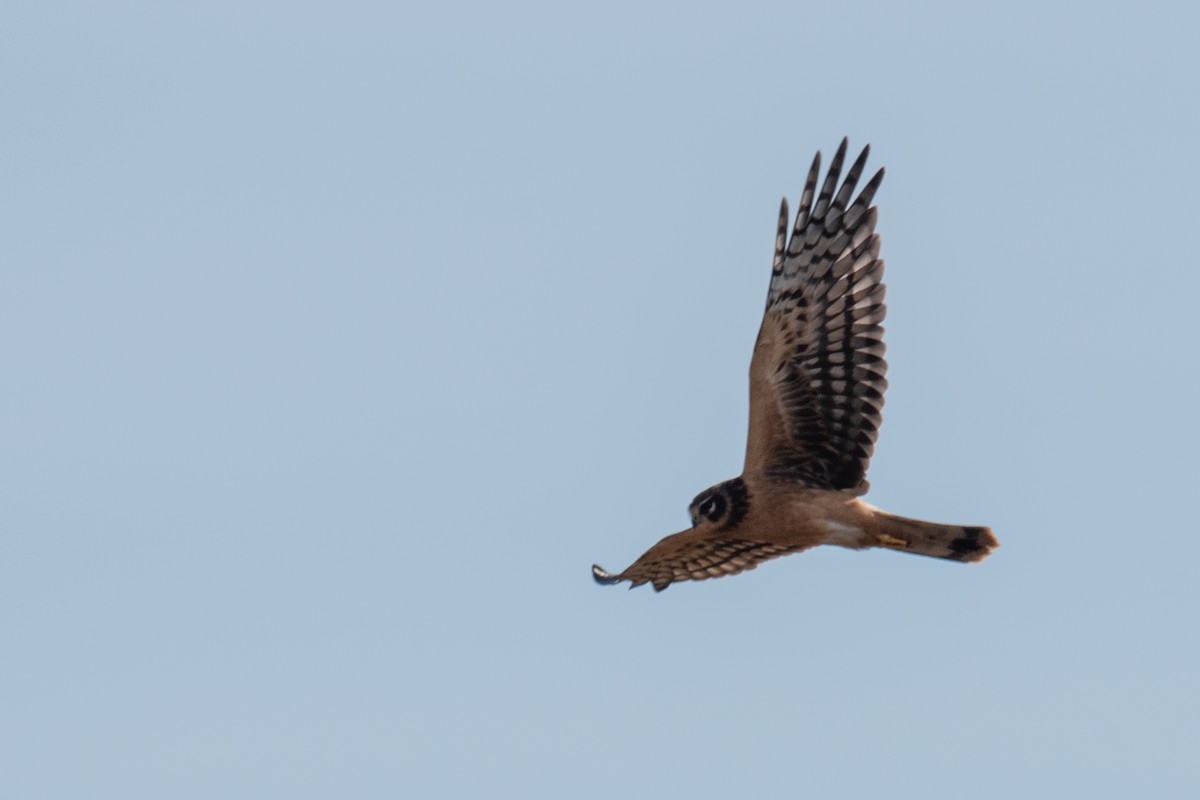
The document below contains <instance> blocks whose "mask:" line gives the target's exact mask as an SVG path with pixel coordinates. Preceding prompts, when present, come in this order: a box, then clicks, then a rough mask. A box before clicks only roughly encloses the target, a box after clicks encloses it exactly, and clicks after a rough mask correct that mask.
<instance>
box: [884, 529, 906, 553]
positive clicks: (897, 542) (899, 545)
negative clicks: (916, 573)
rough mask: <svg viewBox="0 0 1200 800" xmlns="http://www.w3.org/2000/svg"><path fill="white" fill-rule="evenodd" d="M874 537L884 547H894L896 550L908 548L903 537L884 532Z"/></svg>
mask: <svg viewBox="0 0 1200 800" xmlns="http://www.w3.org/2000/svg"><path fill="white" fill-rule="evenodd" d="M876 538H878V539H879V544H881V545H883V546H884V547H894V548H896V549H897V550H907V549H908V542H906V541H904V540H903V539H897V538H896V537H895V536H888V535H887V534H886V533H881V534H879V535H878V536H877V537H876Z"/></svg>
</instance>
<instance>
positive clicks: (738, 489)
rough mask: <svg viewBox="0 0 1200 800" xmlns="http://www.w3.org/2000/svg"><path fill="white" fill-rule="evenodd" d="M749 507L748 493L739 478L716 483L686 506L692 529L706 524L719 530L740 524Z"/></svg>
mask: <svg viewBox="0 0 1200 800" xmlns="http://www.w3.org/2000/svg"><path fill="white" fill-rule="evenodd" d="M749 506H750V493H749V492H748V491H747V490H746V484H745V483H744V482H743V481H742V479H741V478H734V479H733V480H731V481H725V482H724V483H718V484H717V485H716V486H713V487H712V488H709V489H705V490H704V491H703V492H701V493H700V494H698V495H696V498H695V499H694V500H692V504H691V505H690V506H688V514H689V515H690V516H691V518H692V527H693V528H695V527H696V526H697V525H700V524H701V523H704V522H707V523H709V524H712V525H716V526H718V527H720V528H731V527H733V526H734V525H736V524H738V523H739V522H741V520H742V517H744V516H745V515H746V511H747V510H748V509H749Z"/></svg>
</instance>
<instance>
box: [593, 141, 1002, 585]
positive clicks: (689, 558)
mask: <svg viewBox="0 0 1200 800" xmlns="http://www.w3.org/2000/svg"><path fill="white" fill-rule="evenodd" d="M846 147H847V140H845V139H843V140H842V143H841V146H839V147H838V150H837V153H836V154H835V155H834V157H833V161H832V163H831V164H830V165H829V172H828V173H827V174H826V176H825V180H824V182H823V183H822V184H821V187H820V192H819V193H818V191H817V183H818V181H819V180H820V174H821V154H820V152H818V153H817V154H816V157H815V158H814V159H813V163H812V168H811V169H810V170H809V173H808V180H807V181H806V182H805V185H804V194H803V195H802V196H801V198H800V208H799V211H798V212H797V214H796V221H795V224H794V225H793V226H792V228H791V235H790V237H789V235H788V221H789V216H788V204H787V198H784V200H783V203H782V206H781V208H780V210H779V229H778V232H777V234H776V236H775V258H774V261H773V263H772V267H771V283H770V287H769V288H768V290H767V307H766V313H765V314H764V315H763V321H762V327H761V328H760V329H759V332H758V339H757V341H756V342H755V344H754V356H753V358H752V359H751V361H750V433H749V437H748V440H747V444H746V461H745V464H744V466H743V468H742V474H741V475H740V476H739V477H737V478H733V479H732V480H728V481H724V482H722V483H718V484H717V485H716V486H713V487H712V488H709V489H706V490H704V491H703V492H701V493H700V494H699V495H697V496H696V498H695V499H694V500H692V503H691V506H690V507H689V509H688V510H689V512H690V514H691V519H692V527H691V528H690V529H689V530H686V531H683V532H682V533H676V534H673V535H671V536H668V537H666V538H665V539H663V540H662V541H660V542H659V543H658V544H656V545H654V546H653V547H651V548H650V549H649V550H647V551H646V553H645V554H644V555H642V557H641V558H639V559H638V560H637V561H635V562H633V564H632V565H630V566H629V568H628V569H626V570H625V571H623V572H619V573H616V574H612V573H609V572H607V571H605V570H604V569H602V568H600V567H599V566H593V567H592V575H593V577H594V578H595V579H596V581H597V582H598V583H601V584H614V583H619V582H621V581H629V582H630V584H631V586H630V588H633V587H634V586H640V585H641V584H644V583H649V584H651V585H653V586H654V588H655V590H657V591H662V590H663V589H666V588H667V587H668V586H670V585H671V584H672V583H675V582H677V581H686V580H703V579H705V578H717V577H721V576H723V575H735V574H737V573H739V572H743V571H745V570H750V569H754V568H755V567H757V566H758V565H759V564H761V563H762V562H764V561H768V560H770V559H773V558H778V557H779V556H785V555H788V554H790V553H798V552H800V551H802V550H808V549H809V548H812V547H816V546H818V545H824V544H831V545H838V546H841V547H849V548H853V549H865V548H870V547H883V548H887V549H890V550H899V551H901V552H905V553H916V554H918V555H924V556H933V557H934V558H943V559H947V560H949V561H964V562H971V561H981V560H983V559H984V558H986V557H987V556H988V554H989V553H991V551H992V550H993V549H994V548H996V547H997V546H999V545H998V542H997V541H996V537H995V536H993V535H992V531H991V529H989V528H984V527H971V526H963V525H943V524H940V523H936V522H924V521H921V520H916V519H907V518H905V517H899V516H896V515H893V514H888V513H886V512H884V511H880V510H879V509H877V508H874V507H872V506H870V505H868V504H867V503H864V502H863V501H862V500H860V499H859V497H860V496H862V495H863V494H865V493H866V491H867V488H868V484H867V480H866V473H867V466H868V465H869V463H870V459H871V455H872V453H873V452H874V449H875V440H876V438H877V436H878V434H879V425H880V422H881V420H882V417H881V412H882V409H883V393H884V390H885V389H886V388H887V379H886V373H887V362H886V361H885V360H884V343H883V319H884V316H885V314H886V312H887V307H886V306H885V305H884V302H883V295H884V285H883V260H882V259H880V258H879V234H878V233H876V232H875V224H876V221H877V219H878V209H877V208H876V207H875V206H873V205H871V201H872V199H873V198H874V197H875V192H876V191H877V190H878V189H879V184H880V183H881V182H882V181H883V173H884V171H883V170H882V169H880V170H879V171H878V172H876V173H875V175H874V176H873V177H872V178H871V179H870V180H869V181H867V183H866V185H865V186H863V188H862V191H861V192H859V193H858V196H857V197H856V198H854V200H853V202H851V197H852V196H853V195H854V191H855V188H856V187H857V186H858V181H859V178H860V177H861V176H862V172H863V167H864V166H865V165H866V162H867V156H868V154H869V153H870V147H869V146H868V147H865V148H864V149H863V151H862V154H861V155H859V157H858V158H857V159H856V160H855V161H854V163H853V164H852V165H851V166H850V169H849V171H848V172H847V173H846V177H845V180H842V179H841V173H842V166H843V163H844V161H845V157H846ZM839 181H840V185H839Z"/></svg>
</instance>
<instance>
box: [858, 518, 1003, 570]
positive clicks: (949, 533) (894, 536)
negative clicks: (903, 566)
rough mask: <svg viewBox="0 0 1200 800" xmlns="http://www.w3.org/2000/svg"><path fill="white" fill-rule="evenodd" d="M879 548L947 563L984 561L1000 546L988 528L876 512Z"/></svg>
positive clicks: (876, 533) (876, 532)
mask: <svg viewBox="0 0 1200 800" xmlns="http://www.w3.org/2000/svg"><path fill="white" fill-rule="evenodd" d="M875 523H876V527H875V536H876V539H877V540H878V541H879V546H880V547H887V548H889V549H892V550H900V551H902V552H905V553H916V554H917V555H922V556H932V557H933V558H945V559H947V560H949V561H983V560H984V559H985V558H987V557H988V556H989V555H991V552H992V551H993V550H995V549H996V548H997V547H999V546H1000V542H998V541H996V537H995V536H994V535H993V534H992V529H991V528H974V527H967V526H964V525H942V524H941V523H937V522H924V521H923V520H919V519H908V518H907V517H897V516H895V515H893V514H888V513H885V512H883V511H876V512H875Z"/></svg>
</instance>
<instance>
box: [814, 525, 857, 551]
mask: <svg viewBox="0 0 1200 800" xmlns="http://www.w3.org/2000/svg"><path fill="white" fill-rule="evenodd" d="M821 524H822V525H823V526H824V527H825V532H826V533H828V534H829V538H828V539H827V540H826V543H827V544H836V545H838V546H839V547H858V546H859V541H860V540H861V539H862V535H863V530H862V528H859V527H858V526H856V525H846V524H844V523H841V522H835V521H833V520H829V519H827V520H824V521H823V522H822V523H821Z"/></svg>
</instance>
